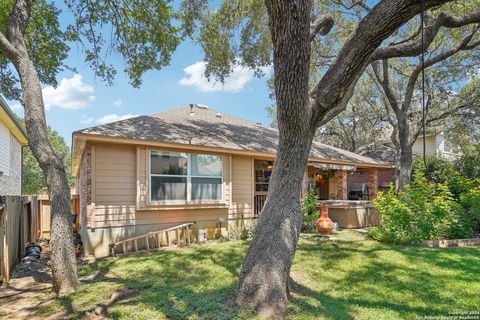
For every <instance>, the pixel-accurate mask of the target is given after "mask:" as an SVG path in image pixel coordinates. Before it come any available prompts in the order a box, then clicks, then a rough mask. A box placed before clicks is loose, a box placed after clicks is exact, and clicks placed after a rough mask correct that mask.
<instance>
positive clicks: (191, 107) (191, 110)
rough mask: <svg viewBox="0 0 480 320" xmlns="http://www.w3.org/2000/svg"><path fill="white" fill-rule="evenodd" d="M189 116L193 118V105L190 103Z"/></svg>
mask: <svg viewBox="0 0 480 320" xmlns="http://www.w3.org/2000/svg"><path fill="white" fill-rule="evenodd" d="M189 106H190V115H191V116H192V117H193V116H194V115H195V113H194V112H193V108H195V103H190V105H189Z"/></svg>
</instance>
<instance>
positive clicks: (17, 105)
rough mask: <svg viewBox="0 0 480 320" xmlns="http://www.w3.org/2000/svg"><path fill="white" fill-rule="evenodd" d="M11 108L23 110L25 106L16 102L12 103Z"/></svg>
mask: <svg viewBox="0 0 480 320" xmlns="http://www.w3.org/2000/svg"><path fill="white" fill-rule="evenodd" d="M10 109H12V110H13V111H16V110H22V109H23V106H22V105H21V104H20V103H18V102H15V103H12V104H11V105H10Z"/></svg>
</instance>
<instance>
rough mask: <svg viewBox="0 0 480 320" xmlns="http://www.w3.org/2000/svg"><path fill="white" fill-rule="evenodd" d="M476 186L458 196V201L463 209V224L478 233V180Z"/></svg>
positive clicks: (479, 186) (479, 218)
mask: <svg viewBox="0 0 480 320" xmlns="http://www.w3.org/2000/svg"><path fill="white" fill-rule="evenodd" d="M476 184H477V186H476V187H473V188H472V189H470V190H468V191H467V192H465V193H463V194H462V195H461V196H460V203H461V205H462V206H463V208H464V210H465V218H464V220H465V224H467V225H469V226H470V227H471V228H472V229H473V231H474V232H475V233H476V234H477V235H478V234H479V233H480V181H478V180H477V181H476Z"/></svg>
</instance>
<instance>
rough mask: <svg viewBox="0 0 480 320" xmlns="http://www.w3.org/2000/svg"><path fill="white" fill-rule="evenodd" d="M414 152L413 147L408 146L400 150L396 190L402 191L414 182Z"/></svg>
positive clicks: (397, 163)
mask: <svg viewBox="0 0 480 320" xmlns="http://www.w3.org/2000/svg"><path fill="white" fill-rule="evenodd" d="M412 167H413V152H412V145H411V144H407V145H404V146H402V147H401V148H400V152H399V154H398V156H397V161H396V174H395V190H396V191H397V192H398V191H401V190H403V189H404V187H405V185H406V184H410V182H411V181H412Z"/></svg>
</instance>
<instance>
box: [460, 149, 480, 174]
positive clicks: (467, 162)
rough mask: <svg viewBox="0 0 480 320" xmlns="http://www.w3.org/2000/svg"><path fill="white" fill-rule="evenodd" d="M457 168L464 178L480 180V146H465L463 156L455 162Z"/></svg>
mask: <svg viewBox="0 0 480 320" xmlns="http://www.w3.org/2000/svg"><path fill="white" fill-rule="evenodd" d="M455 167H456V168H457V170H458V171H459V172H460V174H461V175H462V176H464V177H468V178H470V179H474V180H475V179H480V144H477V145H476V146H465V147H464V148H463V149H462V156H461V157H460V158H459V159H457V161H455Z"/></svg>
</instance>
